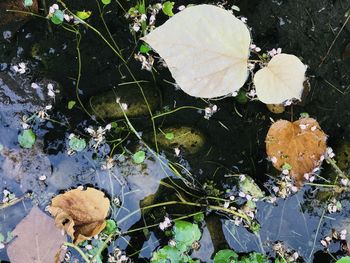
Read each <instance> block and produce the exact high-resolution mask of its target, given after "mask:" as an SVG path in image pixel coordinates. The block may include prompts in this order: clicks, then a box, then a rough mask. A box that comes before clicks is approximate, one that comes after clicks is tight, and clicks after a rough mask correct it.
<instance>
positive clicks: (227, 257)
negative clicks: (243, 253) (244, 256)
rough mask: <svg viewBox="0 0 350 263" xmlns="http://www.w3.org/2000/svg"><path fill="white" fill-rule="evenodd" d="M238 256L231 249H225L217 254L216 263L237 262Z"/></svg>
mask: <svg viewBox="0 0 350 263" xmlns="http://www.w3.org/2000/svg"><path fill="white" fill-rule="evenodd" d="M237 261H238V255H237V254H236V253H235V252H234V251H233V250H231V249H223V250H220V251H219V252H217V253H216V254H215V257H214V261H213V262H214V263H231V262H237Z"/></svg>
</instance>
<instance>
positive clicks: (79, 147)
mask: <svg viewBox="0 0 350 263" xmlns="http://www.w3.org/2000/svg"><path fill="white" fill-rule="evenodd" d="M68 144H69V147H70V148H71V149H72V150H74V151H77V152H81V151H83V150H84V149H85V147H86V142H85V140H84V139H83V138H78V137H75V136H74V137H72V138H70V139H69V142H68Z"/></svg>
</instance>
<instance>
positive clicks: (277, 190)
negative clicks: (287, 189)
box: [272, 186, 280, 193]
mask: <svg viewBox="0 0 350 263" xmlns="http://www.w3.org/2000/svg"><path fill="white" fill-rule="evenodd" d="M272 190H273V191H274V192H275V193H278V192H279V190H280V188H279V187H278V186H274V187H272Z"/></svg>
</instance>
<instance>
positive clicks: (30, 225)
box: [7, 207, 66, 263]
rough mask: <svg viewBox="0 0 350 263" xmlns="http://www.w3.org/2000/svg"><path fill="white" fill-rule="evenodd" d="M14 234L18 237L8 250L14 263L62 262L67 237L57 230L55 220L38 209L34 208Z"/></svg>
mask: <svg viewBox="0 0 350 263" xmlns="http://www.w3.org/2000/svg"><path fill="white" fill-rule="evenodd" d="M12 233H13V235H14V236H17V237H16V238H15V239H14V240H13V241H12V242H11V243H10V245H9V246H8V248H7V254H8V256H9V258H10V260H11V262H12V263H23V262H38V263H52V262H60V260H59V259H60V258H61V256H62V254H64V253H61V252H63V250H62V249H61V246H62V245H63V243H64V242H65V241H66V236H65V235H62V233H61V231H60V230H59V229H57V228H56V226H55V222H54V220H53V219H52V218H51V217H49V216H48V215H46V214H45V213H44V212H42V211H41V210H40V209H39V208H38V207H33V208H32V210H31V211H30V213H29V214H28V215H27V216H26V217H25V218H24V219H23V220H22V221H21V222H20V223H19V224H18V225H17V226H16V228H15V230H13V232H12Z"/></svg>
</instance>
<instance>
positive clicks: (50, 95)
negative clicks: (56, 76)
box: [47, 83, 55, 98]
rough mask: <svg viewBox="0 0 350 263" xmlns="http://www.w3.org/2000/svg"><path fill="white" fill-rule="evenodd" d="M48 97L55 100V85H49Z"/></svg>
mask: <svg viewBox="0 0 350 263" xmlns="http://www.w3.org/2000/svg"><path fill="white" fill-rule="evenodd" d="M47 90H48V91H47V95H48V96H49V97H52V98H54V97H55V90H54V89H53V85H52V84H51V83H49V84H47Z"/></svg>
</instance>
